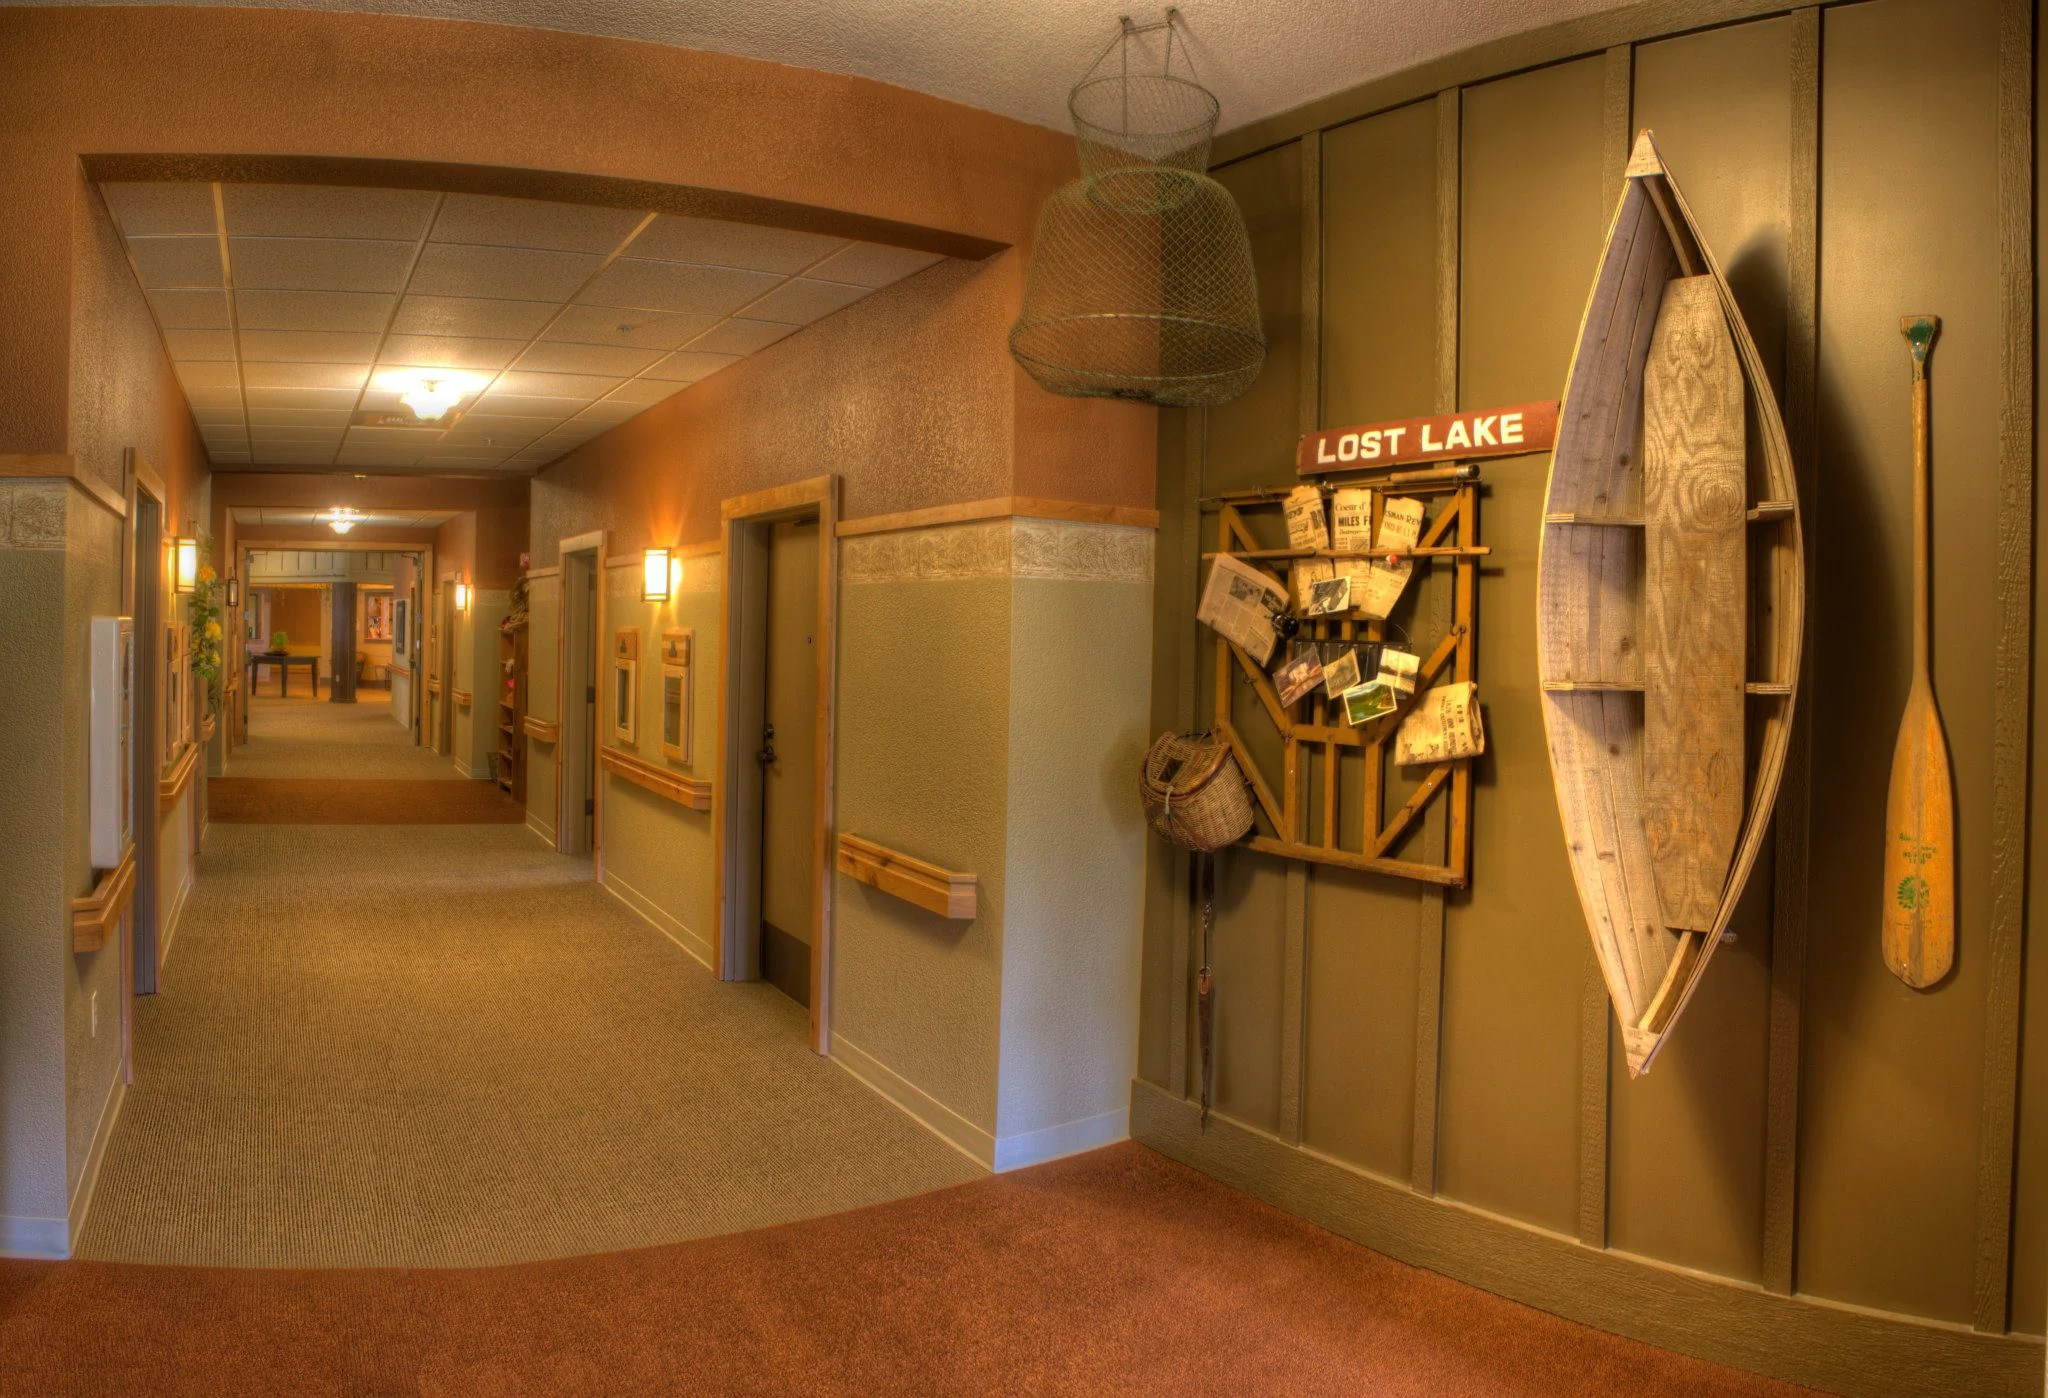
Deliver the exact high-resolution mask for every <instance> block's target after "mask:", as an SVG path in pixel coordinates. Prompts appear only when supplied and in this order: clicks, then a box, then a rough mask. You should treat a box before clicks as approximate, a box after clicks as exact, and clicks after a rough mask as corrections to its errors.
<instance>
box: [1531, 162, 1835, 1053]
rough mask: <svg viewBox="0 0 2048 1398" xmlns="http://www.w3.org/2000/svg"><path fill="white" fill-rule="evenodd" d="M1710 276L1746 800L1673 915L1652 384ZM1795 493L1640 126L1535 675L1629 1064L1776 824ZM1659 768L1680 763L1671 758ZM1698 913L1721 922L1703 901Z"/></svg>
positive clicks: (1735, 328)
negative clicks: (1740, 496) (1739, 532)
mask: <svg viewBox="0 0 2048 1398" xmlns="http://www.w3.org/2000/svg"><path fill="white" fill-rule="evenodd" d="M1705 277H1711V278H1712V280H1713V286H1714V288H1715V289H1716V290H1717V291H1718V295H1719V302H1720V306H1721V310H1722V313H1723V315H1724V316H1725V317H1726V320H1727V329H1728V334H1729V336H1730V337H1731V338H1732V340H1733V342H1734V347H1735V353H1736V357H1737V359H1738V361H1739V363H1740V366H1741V374H1742V379H1743V387H1744V395H1743V396H1744V405H1745V416H1746V419H1747V427H1748V433H1747V446H1746V452H1745V457H1746V460H1745V463H1744V478H1745V484H1746V490H1747V495H1748V508H1747V510H1746V511H1745V515H1746V520H1747V523H1746V539H1745V542H1746V546H1747V573H1746V576H1745V577H1744V578H1743V579H1742V583H1743V586H1742V587H1740V588H1738V589H1735V590H1734V591H1733V592H1732V593H1731V594H1726V595H1728V596H1730V598H1731V600H1730V602H1729V605H1731V606H1742V607H1744V608H1745V610H1746V616H1744V617H1743V619H1742V626H1741V628H1740V633H1739V634H1740V635H1742V636H1743V637H1744V638H1745V642H1746V643H1745V645H1744V646H1743V650H1744V652H1745V654H1744V656H1743V666H1744V672H1745V673H1744V678H1743V679H1742V680H1741V684H1742V691H1741V694H1742V703H1743V705H1744V720H1743V735H1742V743H1741V748H1740V753H1739V757H1740V763H1739V765H1740V768H1741V781H1742V792H1741V812H1742V814H1741V825H1740V830H1739V834H1738V837H1737V839H1736V842H1735V847H1734V853H1733V856H1732V859H1727V864H1728V867H1727V873H1726V876H1725V879H1723V881H1722V883H1721V887H1720V898H1719V903H1718V906H1717V907H1714V908H1713V916H1712V919H1711V923H1710V925H1707V926H1704V927H1701V926H1685V927H1676V926H1672V925H1670V922H1669V920H1667V919H1666V917H1665V915H1664V911H1663V907H1662V904H1661V903H1660V899H1659V894H1658V884H1657V873H1656V871H1657V866H1658V862H1659V858H1660V857H1664V858H1665V860H1666V863H1667V865H1668V863H1669V860H1668V854H1669V850H1668V848H1658V849H1653V840H1652V831H1651V830H1650V828H1649V825H1648V823H1647V821H1646V818H1645V812H1646V806H1650V805H1655V806H1658V807H1660V808H1666V809H1668V808H1669V807H1670V805H1671V800H1670V796H1671V793H1670V792H1668V791H1664V790H1661V789H1660V790H1658V791H1657V792H1656V793H1655V797H1656V799H1655V800H1654V801H1653V800H1651V799H1650V797H1649V795H1648V794H1647V793H1646V789H1645V785H1644V783H1645V763H1644V755H1645V739H1644V732H1645V720H1644V710H1645V690H1646V688H1649V687H1651V677H1650V675H1649V673H1648V672H1649V671H1651V670H1653V669H1654V670H1655V678H1656V681H1657V683H1658V684H1660V685H1662V684H1666V683H1668V682H1670V681H1671V680H1672V678H1673V677H1672V676H1671V674H1670V673H1669V672H1670V669H1671V666H1672V665H1673V664H1676V665H1679V666H1683V665H1685V664H1686V663H1689V662H1688V661H1687V660H1686V657H1685V656H1683V655H1680V656H1678V657H1676V659H1675V660H1674V659H1673V658H1672V657H1671V656H1669V655H1667V656H1665V657H1664V662H1665V663H1662V664H1660V665H1658V666H1655V667H1652V666H1649V665H1646V661H1645V655H1644V652H1645V650H1646V648H1647V647H1648V646H1650V645H1653V644H1656V643H1657V638H1658V637H1659V636H1660V635H1663V636H1672V635H1676V634H1679V633H1680V631H1682V629H1683V619H1682V618H1678V619H1674V618H1673V617H1672V616H1670V615H1668V614H1661V613H1662V612H1663V610H1664V609H1668V608H1669V607H1670V606H1672V605H1674V604H1673V601H1672V595H1671V594H1666V593H1660V594H1659V595H1658V597H1656V598H1654V599H1653V598H1652V597H1651V596H1650V595H1649V589H1648V587H1647V586H1646V574H1647V565H1646V558H1645V534H1646V529H1648V530H1649V531H1651V532H1654V531H1655V530H1656V528H1657V526H1656V525H1655V524H1652V525H1649V526H1646V524H1645V499H1644V471H1643V457H1644V411H1643V385H1644V366H1645V364H1646V362H1647V361H1648V359H1649V355H1650V347H1651V336H1652V331H1653V330H1654V329H1655V327H1656V325H1657V321H1658V315H1659V312H1660V310H1661V309H1662V308H1663V306H1664V302H1665V296H1666V287H1667V284H1668V283H1672V282H1673V281H1674V279H1677V278H1705ZM1680 285H1681V286H1683V285H1684V284H1683V283H1681V284H1680ZM1694 289H1698V288H1697V286H1695V288H1694ZM1678 299H1680V298H1674V300H1678ZM1798 499H1799V494H1798V487H1797V484H1796V482H1795V479H1794V476H1793V470H1792V453H1791V450H1790V448H1789V447H1788V445H1787V443H1786V439H1785V425H1784V422H1783V420H1782V419H1781V418H1780V416H1779V413H1778V407H1777V401H1776V399H1775V398H1774V397H1773V396H1772V392H1771V385H1770V381H1769V379H1768V377H1767V376H1766V375H1765V373H1764V367H1763V361H1762V360H1761V358H1760V357H1759V356H1758V354H1757V350H1756V344H1755V342H1754V341H1753V340H1752V339H1751V338H1750V334H1749V330H1748V327H1747V326H1746V325H1744V323H1743V320H1742V313H1741V311H1740V309H1739V308H1738V307H1737V306H1736V304H1735V298H1734V296H1733V294H1732V293H1731V292H1730V291H1729V288H1728V280H1727V278H1726V277H1725V276H1724V275H1723V274H1722V271H1721V266H1720V264H1719V263H1718V262H1717V261H1716V260H1715V259H1714V255H1713V253H1712V251H1711V250H1710V249H1709V248H1708V247H1707V246H1706V243H1705V241H1704V240H1703V239H1702V238H1701V237H1700V234H1699V229H1698V226H1697V225H1696V224H1695V223H1694V221H1693V217H1692V213H1691V211H1690V210H1689V209H1688V208H1687V207H1686V203H1685V199H1684V196H1682V195H1681V194H1680V193H1679V191H1678V186H1677V185H1676V184H1675V183H1674V182H1673V181H1672V179H1671V176H1670V172H1669V171H1668V170H1666V168H1665V166H1664V162H1663V159H1662V157H1661V156H1660V155H1659V154H1658V151H1657V146H1656V142H1655V141H1654V140H1652V139H1651V135H1650V133H1649V132H1647V131H1645V132H1643V133H1642V134H1641V135H1640V136H1639V137H1637V140H1636V146H1635V152H1634V154H1633V156H1632V157H1631V159H1630V161H1629V165H1628V171H1627V177H1626V179H1625V180H1624V181H1623V188H1622V195H1621V201H1620V204H1619V205H1618V206H1617V207H1616V209H1615V213H1614V222H1613V224H1612V225H1611V226H1610V227H1609V229H1608V233H1607V244H1606V247H1605V249H1604V250H1603V252H1602V254H1601V258H1600V269H1599V272H1598V274H1597V276H1596V277H1595V278H1594V282H1593V292H1592V295H1591V297H1590V298H1589V299H1588V301H1587V303H1586V315H1585V319H1584V320H1583V321H1582V322H1581V324H1580V326H1579V341H1578V347H1577V350H1576V351H1575V352H1574V354H1573V356H1572V365H1571V372H1570V375H1569V377H1568V378H1567V379H1566V381H1565V390H1564V400H1563V404H1562V408H1561V410H1560V415H1559V419H1558V428H1557V443H1556V447H1555V449H1554V450H1553V452H1552V455H1551V461H1550V482H1549V487H1548V493H1547V495H1546V497H1545V500H1544V515H1543V528H1542V539H1541V541H1540V544H1539V550H1538V560H1537V585H1536V586H1537V591H1536V597H1537V673H1538V676H1539V679H1540V681H1541V689H1542V704H1543V720H1544V728H1545V732H1546V733H1547V735H1548V738H1549V745H1550V770H1551V775H1552V777H1553V779H1554V780H1555V782H1556V786H1557V805H1558V812H1559V814H1560V815H1561V816H1562V818H1563V823H1564V834H1565V844H1566V847H1567V851H1568V853H1569V856H1570V859H1571V865H1572V875H1573V878H1574V879H1575V881H1576V882H1577V885H1578V891H1579V901H1580V903H1581V904H1582V905H1583V906H1584V908H1585V912H1586V926H1587V930H1588V931H1589V932H1590V934H1591V935H1592V939H1593V950H1594V952H1595V953H1596V955H1597V956H1598V958H1599V961H1600V969H1601V973H1602V975H1603V976H1604V977H1605V979H1606V982H1607V993H1608V997H1609V999H1611V1000H1612V1001H1613V1002H1614V1012H1615V1018H1616V1019H1617V1020H1618V1021H1619V1023H1620V1025H1621V1034H1622V1047H1623V1050H1624V1052H1625V1054H1626V1057H1627V1059H1628V1066H1629V1072H1630V1074H1631V1075H1636V1074H1640V1073H1642V1072H1644V1071H1645V1070H1646V1069H1648V1068H1649V1066H1650V1063H1651V1061H1652V1060H1653V1059H1655V1057H1656V1055H1657V1051H1658V1049H1659V1048H1660V1047H1661V1046H1662V1044H1663V1042H1664V1040H1665V1038H1666V1036H1668V1035H1669V1034H1670V1032H1671V1029H1672V1026H1673V1025H1674V1024H1675V1023H1676V1022H1677V1020H1678V1017H1679V1015H1680V1013H1681V1012H1682V1011H1683V1010H1684V1008H1685V1005H1686V1002H1687V1001H1688V1000H1689V999H1690V998H1691V996H1692V993H1693V990H1694V989H1695V988H1696V987H1697V986H1698V985H1699V982H1700V978H1701V976H1702V975H1703V974H1704V973H1705V971H1706V969H1707V964H1708V962H1709V961H1710V960H1711V959H1712V957H1713V953H1714V949H1715V948H1716V947H1717V946H1718V945H1719V944H1720V942H1721V940H1722V934H1723V933H1725V932H1726V930H1727V927H1728V920H1729V918H1730V917H1731V916H1732V915H1733V913H1734V911H1735V905H1736V902H1737V900H1738V899H1739V898H1740V897H1741V895H1742V889H1743V885H1744V884H1745V883H1746V882H1747V881H1748V879H1749V873H1750V869H1751V867H1752V866H1753V865H1754V864H1755V862H1756V856H1757V852H1758V851H1759V850H1760V849H1761V848H1762V846H1763V841H1764V837H1765V834H1766V832H1767V831H1768V830H1769V828H1770V820H1771V806H1772V803H1773V802H1774V801H1775V800H1776V799H1777V794H1778V781H1779V778H1780V776H1781V775H1782V774H1783V772H1784V766H1785V749H1786V746H1787V744H1788V743H1789V742H1790V740H1791V732H1792V709H1793V704H1794V701H1795V699H1796V697H1797V693H1796V692H1797V688H1798V679H1799V654H1800V643H1801V629H1802V626H1803V622H1804V617H1805V611H1806V600H1805V571H1804V566H1803V563H1802V544H1801V539H1800V524H1799V506H1798ZM1660 537H1662V536H1660ZM1692 600H1693V601H1694V603H1695V604H1697V600H1698V599H1697V597H1695V598H1693V599H1692ZM1646 611H1659V612H1660V614H1659V615H1654V616H1646ZM1724 629H1725V628H1724ZM1731 634H1732V633H1731ZM1678 678H1679V679H1680V680H1682V679H1683V678H1684V677H1683V676H1679V677H1678ZM1695 682H1696V684H1697V685H1704V686H1707V687H1708V688H1709V689H1711V687H1712V686H1714V685H1720V686H1724V687H1725V686H1727V685H1730V684H1732V683H1734V682H1735V680H1734V677H1733V675H1732V674H1729V673H1721V674H1719V675H1706V674H1704V673H1703V674H1702V675H1700V676H1696V677H1695ZM1659 692H1660V694H1663V693H1664V691H1663V690H1660V691H1659ZM1667 697H1668V696H1667ZM1706 698H1707V699H1708V700H1710V701H1713V700H1718V699H1719V695H1718V694H1713V693H1709V694H1708V695H1707V696H1706ZM1720 711H1721V712H1725V711H1726V709H1725V703H1723V704H1722V705H1721V710H1720ZM1724 726H1725V725H1724ZM1661 770H1662V771H1663V772H1664V773H1666V774H1667V775H1668V772H1669V771H1670V770H1675V769H1674V768H1673V767H1672V766H1671V764H1668V763H1667V764H1663V765H1662V768H1661ZM1702 795H1703V799H1704V796H1705V793H1702ZM1666 843H1667V844H1668V840H1667V841H1666ZM1725 857H1726V856H1725V855H1722V856H1717V858H1725ZM1710 867H1718V864H1714V865H1712V866H1710ZM1668 879H1669V875H1668V874H1667V881H1668ZM1710 886H1711V885H1710ZM1694 901H1695V902H1697V901H1698V900H1697V899H1695V900H1694ZM1709 901H1710V900H1709ZM1684 920H1685V921H1687V922H1688V923H1692V924H1697V923H1701V922H1706V921H1707V919H1705V918H1703V917H1700V916H1698V915H1697V911H1695V912H1694V913H1692V914H1690V915H1688V916H1686V917H1685V918H1684Z"/></svg>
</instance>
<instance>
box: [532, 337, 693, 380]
mask: <svg viewBox="0 0 2048 1398" xmlns="http://www.w3.org/2000/svg"><path fill="white" fill-rule="evenodd" d="M659 358H661V351H659V350H651V349H628V348H627V347H625V346H623V345H564V344H552V343H549V342H547V341H542V342H540V343H538V344H536V345H535V346H534V347H533V348H532V349H530V350H528V351H527V352H526V353H525V354H522V355H520V356H519V368H520V369H521V370H522V371H539V372H546V373H557V374H602V375H606V376H608V377H612V378H631V377H632V376H633V375H635V374H637V373H639V372H640V371H641V370H642V369H645V368H646V367H647V366H648V365H650V364H652V363H653V362H654V361H655V360H657V359H659Z"/></svg>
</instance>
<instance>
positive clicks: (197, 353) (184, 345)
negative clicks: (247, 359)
mask: <svg viewBox="0 0 2048 1398" xmlns="http://www.w3.org/2000/svg"><path fill="white" fill-rule="evenodd" d="M164 348H165V349H166V350H168V351H170V355H171V358H173V359H184V360H193V359H233V358H234V357H235V337H234V335H233V333H232V332H230V331H226V330H166V331H164Z"/></svg>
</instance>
